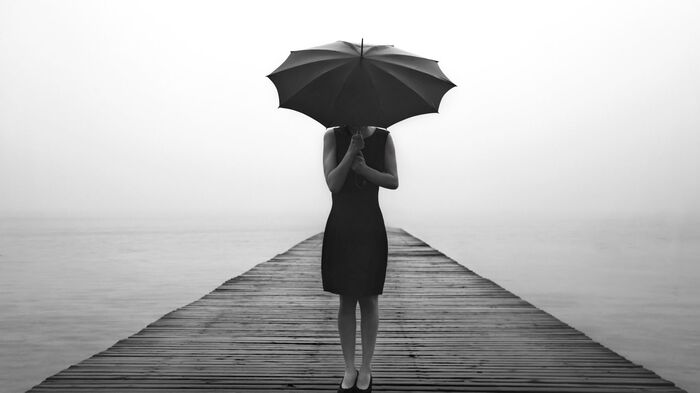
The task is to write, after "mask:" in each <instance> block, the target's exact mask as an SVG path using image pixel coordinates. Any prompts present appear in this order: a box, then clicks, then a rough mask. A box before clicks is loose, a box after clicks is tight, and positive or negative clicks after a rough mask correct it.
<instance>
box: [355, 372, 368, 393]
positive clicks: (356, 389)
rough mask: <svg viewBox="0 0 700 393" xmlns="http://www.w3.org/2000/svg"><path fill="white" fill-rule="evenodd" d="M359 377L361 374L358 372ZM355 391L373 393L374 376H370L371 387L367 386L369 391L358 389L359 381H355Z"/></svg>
mask: <svg viewBox="0 0 700 393" xmlns="http://www.w3.org/2000/svg"><path fill="white" fill-rule="evenodd" d="M358 376H359V372H358ZM355 391H356V392H368V393H371V392H372V374H370V375H369V385H367V389H360V388H358V387H357V380H355Z"/></svg>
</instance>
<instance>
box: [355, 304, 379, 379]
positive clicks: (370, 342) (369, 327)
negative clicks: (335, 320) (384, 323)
mask: <svg viewBox="0 0 700 393" xmlns="http://www.w3.org/2000/svg"><path fill="white" fill-rule="evenodd" d="M359 301H360V318H361V319H360V328H361V329H362V365H361V366H360V375H359V376H358V377H357V387H358V388H360V389H367V387H368V386H369V378H370V374H371V372H372V367H371V365H372V356H373V355H374V346H375V344H376V343H377V330H378V329H379V296H378V295H370V296H363V297H360V298H359Z"/></svg>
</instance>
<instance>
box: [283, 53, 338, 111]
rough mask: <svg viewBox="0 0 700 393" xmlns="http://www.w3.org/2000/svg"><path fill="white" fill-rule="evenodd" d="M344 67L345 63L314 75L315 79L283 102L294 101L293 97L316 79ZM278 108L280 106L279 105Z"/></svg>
mask: <svg viewBox="0 0 700 393" xmlns="http://www.w3.org/2000/svg"><path fill="white" fill-rule="evenodd" d="M346 65H347V63H343V64H339V65H338V66H337V67H333V68H331V69H330V70H326V71H324V72H322V73H321V74H319V75H316V77H315V78H314V79H311V80H310V81H308V82H307V83H306V84H305V85H304V86H302V87H301V88H300V89H299V90H297V91H295V92H294V94H291V95H290V96H289V97H287V99H286V100H285V102H289V101H291V100H292V99H294V97H296V96H297V95H298V94H299V93H300V92H301V91H302V90H304V89H305V88H306V87H308V86H309V85H310V84H311V83H312V82H313V81H315V80H317V79H318V78H320V77H322V76H324V75H326V74H328V73H329V72H331V71H335V70H337V69H338V68H340V67H343V66H346ZM346 81H347V78H346ZM343 83H345V82H343ZM280 106H281V105H280Z"/></svg>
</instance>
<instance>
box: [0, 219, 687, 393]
mask: <svg viewBox="0 0 700 393" xmlns="http://www.w3.org/2000/svg"><path fill="white" fill-rule="evenodd" d="M290 222H295V221H290ZM439 222H440V224H436V223H434V222H433V223H429V224H426V223H425V222H411V221H410V220H406V221H403V222H401V223H391V222H388V224H389V225H392V226H401V227H403V228H404V229H406V230H407V231H408V232H410V233H412V234H413V235H415V236H418V237H420V238H421V239H423V240H424V241H426V242H428V243H429V244H430V245H431V246H433V247H435V248H437V249H438V250H440V251H442V252H444V253H445V254H447V255H448V256H450V257H452V258H454V259H456V260H458V261H459V262H460V263H463V264H464V265H466V266H467V267H469V268H470V269H472V270H474V271H475V272H476V273H478V274H480V275H482V276H485V277H487V278H490V279H492V280H493V281H495V282H497V283H498V284H500V285H501V286H503V287H505V288H507V289H509V290H511V291H512V292H514V293H516V294H517V295H519V296H521V297H523V298H524V299H526V300H528V301H530V302H531V303H533V304H535V305H537V306H539V307H541V308H543V309H544V310H546V311H548V312H550V313H551V314H553V315H555V316H556V317H558V318H560V319H562V320H564V321H565V322H567V323H569V324H572V325H573V326H575V327H576V328H578V329H579V330H582V331H583V332H585V333H586V334H588V335H589V336H591V337H592V338H593V339H595V340H597V341H599V342H602V343H604V344H605V345H607V346H609V347H611V348H612V349H614V350H615V351H617V352H619V353H620V354H622V355H623V356H625V357H627V358H629V359H631V360H633V361H634V362H636V363H640V364H642V365H644V366H646V367H649V368H651V369H652V370H654V371H656V372H657V373H658V374H660V375H661V376H663V377H665V378H668V379H670V380H672V381H674V382H676V383H677V384H679V385H680V386H682V387H684V388H686V389H688V391H691V392H700V384H699V383H698V382H697V381H696V377H695V376H696V375H700V328H699V326H700V287H698V286H697V283H698V282H699V279H700V265H699V264H698V262H700V223H698V222H687V221H683V220H680V221H679V220H675V221H667V220H662V219H614V220H613V219H609V220H575V221H567V220H537V221H532V220H514V219H510V220H505V219H480V220H459V221H455V222H453V223H450V222H449V221H447V220H440V221H439ZM322 225H323V222H315V221H313V222H310V223H307V225H294V224H288V225H280V224H278V223H275V224H272V223H268V224H266V225H257V226H251V225H248V224H243V223H238V222H235V221H225V220H222V221H218V222H212V221H211V220H207V221H203V220H199V221H193V220H190V221H185V220H109V221H100V220H36V219H35V220H26V219H23V220H18V219H4V220H0V294H1V296H0V329H1V330H2V341H0V386H2V387H3V389H5V390H3V391H8V392H22V391H25V390H26V389H28V388H30V387H31V386H33V385H35V384H37V383H39V382H40V381H42V380H43V379H44V378H46V377H48V376H50V375H52V374H54V373H56V372H58V371H61V370H63V369H64V368H66V367H68V366H69V365H71V364H74V363H76V362H78V361H80V360H83V359H85V358H87V357H89V356H91V355H92V354H94V353H96V352H99V351H102V350H104V349H106V348H107V347H109V346H111V345H112V344H113V343H114V342H115V341H117V340H119V339H122V338H125V337H127V336H129V335H131V334H133V333H135V332H136V331H138V330H140V329H142V328H143V327H144V326H145V325H147V324H148V323H150V322H152V321H153V320H155V319H158V318H159V317H161V316H162V315H163V314H165V313H167V312H169V311H171V310H172V309H174V308H177V307H180V306H183V305H185V304H187V303H189V302H191V301H193V300H196V299H198V298H200V297H201V296H203V295H204V294H206V293H208V292H209V291H211V290H212V289H214V288H215V287H217V286H218V285H220V284H221V283H223V282H224V281H226V280H227V279H229V278H231V277H233V276H236V275H238V274H240V273H243V272H245V271H246V270H248V269H250V268H251V267H253V266H254V265H256V264H258V263H260V262H263V261H265V260H267V259H269V258H271V257H273V256H274V255H276V254H278V253H281V252H283V251H285V250H287V249H288V248H290V247H292V246H293V245H294V244H296V243H297V242H299V241H301V240H303V239H305V238H307V237H309V236H311V235H314V234H316V233H318V232H320V231H321V230H323V227H322ZM273 228H274V229H273Z"/></svg>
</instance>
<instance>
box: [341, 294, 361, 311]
mask: <svg viewBox="0 0 700 393" xmlns="http://www.w3.org/2000/svg"><path fill="white" fill-rule="evenodd" d="M339 299H340V311H341V312H343V311H346V312H355V309H356V307H357V300H358V299H357V297H355V296H350V295H339Z"/></svg>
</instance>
